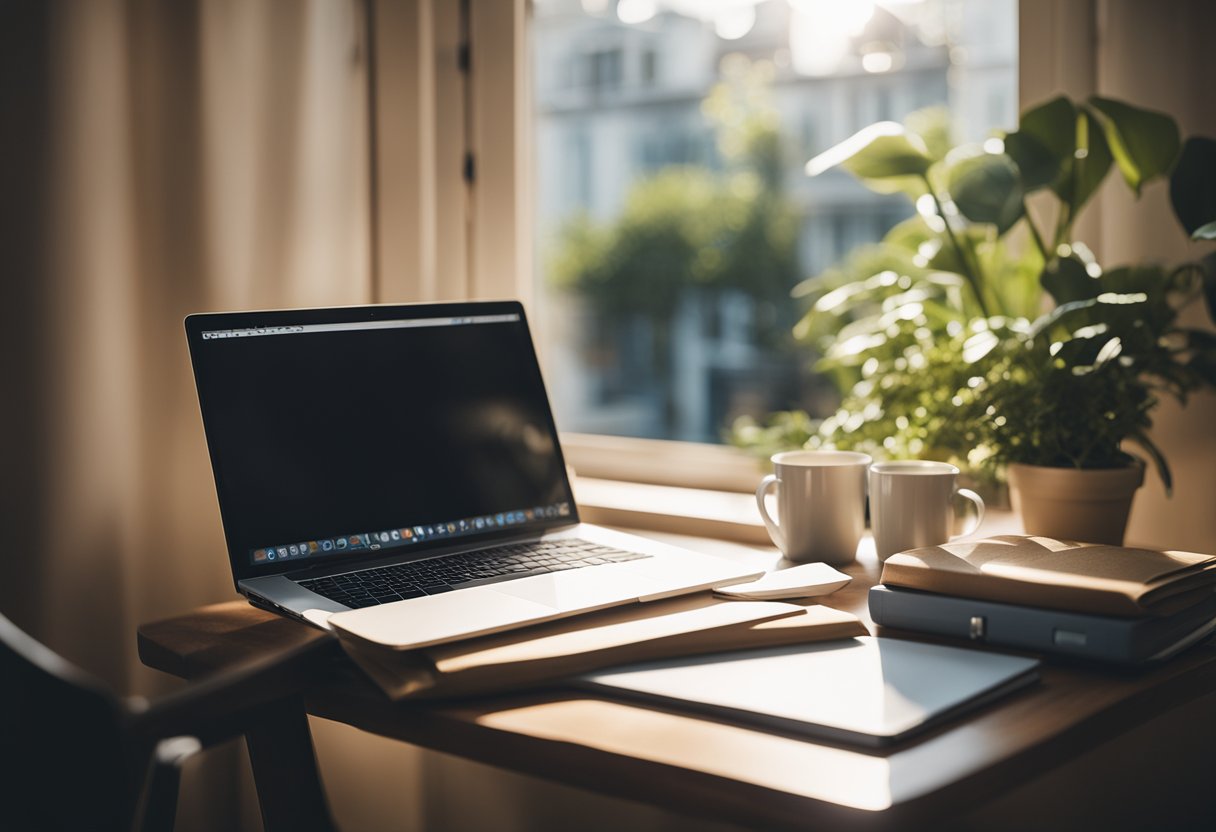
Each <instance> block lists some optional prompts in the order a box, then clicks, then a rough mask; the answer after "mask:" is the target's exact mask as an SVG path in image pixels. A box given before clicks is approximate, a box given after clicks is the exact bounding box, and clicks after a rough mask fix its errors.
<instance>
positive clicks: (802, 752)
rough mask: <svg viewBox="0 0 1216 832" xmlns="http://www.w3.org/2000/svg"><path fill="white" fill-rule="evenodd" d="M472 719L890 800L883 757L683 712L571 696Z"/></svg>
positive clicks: (812, 790) (747, 776) (827, 796)
mask: <svg viewBox="0 0 1216 832" xmlns="http://www.w3.org/2000/svg"><path fill="white" fill-rule="evenodd" d="M477 722H478V723H479V724H481V725H484V726H486V727H489V728H493V729H495V730H500V731H510V732H512V733H516V734H524V735H526V736H530V737H535V738H537V739H543V740H551V741H554V742H563V743H570V744H573V745H578V746H583V747H586V748H591V749H595V750H597V751H602V752H606V753H609V754H618V755H621V756H624V757H632V758H635V759H641V760H647V761H650V762H655V763H660V764H663V765H669V766H673V767H676V768H684V769H690V770H693V771H698V772H703V773H705V774H710V775H714V776H719V777H724V778H729V779H732V780H739V781H742V782H746V783H752V784H755V785H758V786H761V787H764V788H769V789H777V790H781V791H785V792H788V793H790V794H798V795H802V796H804V797H809V798H812V799H815V800H822V801H826V802H829V803H835V804H838V805H841V806H847V807H849V808H853V809H860V810H862V811H869V812H877V811H882V810H884V809H887V808H889V807H890V806H891V804H892V800H891V781H890V763H889V762H888V761H887V759H886V758H883V757H876V756H872V755H869V754H862V753H858V752H855V751H849V750H846V749H842V748H834V747H829V746H822V745H814V744H812V743H808V742H806V741H804V740H799V739H791V738H788V737H783V736H779V735H776V734H770V733H767V732H764V731H757V730H752V729H748V728H744V727H740V726H734V725H725V724H721V723H716V722H711V721H709V720H705V719H698V718H696V717H691V716H678V715H675V714H671V713H666V712H661V711H656V710H651V709H649V708H644V707H637V706H632V705H627V704H624V703H617V702H605V701H601V700H593V699H572V700H566V701H561V702H549V703H545V704H542V705H535V706H531V707H524V708H513V709H509V710H503V711H495V712H492V713H487V714H484V715H482V716H480V717H478V718H477Z"/></svg>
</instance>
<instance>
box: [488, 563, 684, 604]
mask: <svg viewBox="0 0 1216 832" xmlns="http://www.w3.org/2000/svg"><path fill="white" fill-rule="evenodd" d="M630 565H631V564H621V565H620V566H615V565H611V566H596V567H594V568H592V569H572V570H569V571H567V572H554V573H551V574H548V575H536V576H533V577H531V578H521V579H519V580H518V581H509V582H507V583H502V584H496V585H494V586H493V587H492V588H493V590H494V591H495V592H500V593H502V594H503V595H510V596H512V597H514V598H523V599H525V600H528V601H535V602H536V603H538V604H544V605H545V606H549V607H553V608H554V609H557V610H562V611H571V610H586V609H591V608H594V607H598V606H603V605H605V604H613V603H620V602H622V601H629V600H634V599H637V598H639V597H641V596H643V595H648V594H650V593H651V592H658V591H661V590H662V589H663V587H662V586H661V585H660V583H659V582H658V581H653V580H650V579H649V578H643V577H640V576H639V575H638V574H637V572H635V571H634V570H632V569H629V568H628V566H630Z"/></svg>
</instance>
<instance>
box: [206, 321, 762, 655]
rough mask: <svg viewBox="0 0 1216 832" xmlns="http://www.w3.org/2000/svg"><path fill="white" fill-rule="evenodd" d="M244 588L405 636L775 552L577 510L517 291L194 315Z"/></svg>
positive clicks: (517, 619) (640, 598)
mask: <svg viewBox="0 0 1216 832" xmlns="http://www.w3.org/2000/svg"><path fill="white" fill-rule="evenodd" d="M185 326H186V336H187V340H188V343H189V348H190V358H191V362H192V364H193V367H194V377H195V383H196V385H197V389H198V397H199V407H200V409H201V411H202V418H203V426H204V429H205V431H206V436H207V446H208V449H209V451H210V455H211V464H212V469H213V473H214V475H215V486H216V494H217V497H218V500H219V507H220V514H221V517H222V519H223V526H224V536H225V539H226V542H227V548H228V557H229V560H230V562H231V565H232V575H233V580H234V582H235V585H236V588H237V591H238V592H240V593H242V594H244V595H245V596H246V597H247V598H248V599H249V601H250V602H251V603H253V604H254V605H256V606H259V607H263V608H265V609H268V610H272V611H275V612H278V613H282V614H285V615H288V616H291V617H293V618H299V619H302V620H305V621H308V622H310V623H313V624H316V625H318V626H322V627H330V628H340V629H342V630H344V631H345V632H347V633H349V634H352V635H354V636H357V637H360V638H363V639H365V640H368V641H371V642H374V643H377V644H382V645H387V646H390V647H394V648H399V649H409V648H416V647H424V646H427V645H432V644H441V643H444V642H448V641H453V640H457V639H461V638H466V637H470V636H474V635H481V634H487V633H493V632H499V631H503V630H508V629H512V628H515V627H521V626H525V625H529V624H534V623H540V622H542V621H548V620H553V619H557V618H561V617H564V616H569V615H574V614H576V613H580V612H587V611H591V610H596V609H602V608H606V607H611V606H616V605H620V604H627V603H636V602H644V601H650V600H656V599H660V598H667V597H672V596H676V595H682V594H687V593H692V592H697V591H702V590H707V589H711V588H714V587H719V586H727V585H730V584H734V583H739V582H741V581H744V580H748V579H751V578H754V577H756V576H758V575H759V574H760V573H761V571H762V570H757V569H756V568H755V567H752V566H744V565H739V564H736V563H733V562H731V561H727V560H724V559H722V558H716V557H711V556H708V555H703V554H699V553H696V552H691V551H687V550H684V549H680V548H677V547H674V546H669V545H665V544H661V543H658V542H656V541H650V540H647V539H645V538H641V537H635V536H633V535H626V534H623V533H620V532H615V531H611V530H608V529H603V528H599V527H596V526H593V525H591V524H587V523H582V522H580V520H579V511H578V505H577V504H576V502H575V500H574V495H573V493H572V491H571V488H570V482H569V479H568V477H567V471H566V465H565V462H564V460H563V457H562V449H561V445H560V443H559V441H558V436H557V430H556V428H555V426H554V421H553V415H552V413H551V411H550V407H549V401H548V397H547V395H546V392H545V386H544V382H543V380H542V378H541V372H540V366H539V364H538V362H537V358H536V353H535V350H534V348H533V344H532V338H531V335H530V334H529V331H528V324H527V320H526V318H525V315H524V310H523V307H522V306H521V305H520V304H519V303H517V302H513V301H497V302H482V303H449V304H414V305H405V306H362V307H346V308H338V309H307V310H280V311H263V312H235V313H219V314H199V315H191V316H189V317H187V318H186V322H185Z"/></svg>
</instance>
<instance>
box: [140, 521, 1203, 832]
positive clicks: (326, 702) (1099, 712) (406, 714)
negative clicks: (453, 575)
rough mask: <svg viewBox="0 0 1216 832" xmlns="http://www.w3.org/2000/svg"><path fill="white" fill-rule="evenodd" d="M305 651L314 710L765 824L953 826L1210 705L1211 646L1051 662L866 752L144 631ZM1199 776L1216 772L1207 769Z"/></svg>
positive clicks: (499, 761) (324, 650)
mask: <svg viewBox="0 0 1216 832" xmlns="http://www.w3.org/2000/svg"><path fill="white" fill-rule="evenodd" d="M686 542H687V541H686ZM699 548H702V549H703V550H705V551H709V552H711V553H716V554H729V555H730V556H732V557H741V558H749V559H755V560H756V561H757V562H759V561H762V560H767V561H773V560H775V558H776V556H775V555H773V554H772V553H771V551H766V550H763V549H749V548H748V547H741V546H736V545H733V544H732V545H721V544H713V543H712V542H708V541H706V542H705V545H703V546H701V547H699ZM766 565H767V564H766ZM845 571H846V572H848V573H849V574H851V575H852V576H853V579H854V580H853V582H852V583H851V584H850V585H849V586H848V587H846V588H845V589H843V590H840V591H838V592H836V593H834V594H833V595H831V596H829V597H827V598H826V599H825V600H824V603H825V604H827V605H829V606H833V607H836V608H838V609H842V610H847V611H849V612H852V613H854V614H856V615H858V616H859V617H860V618H862V620H863V621H865V622H866V624H867V626H869V627H870V629H871V631H872V632H873V631H874V630H875V628H874V626H873V624H872V622H871V621H870V619H869V615H868V612H867V609H866V593H867V591H868V590H869V588H870V587H871V586H872V585H873V584H874V583H875V582H876V581H877V579H878V573H879V564H878V562H877V559H876V558H875V557H874V555H873V550H872V548H869V549H865V548H864V547H863V551H862V553H861V554H860V556H859V559H858V562H857V563H855V564H853V565H851V566H849V567H848V568H846V569H845ZM879 632H881V633H882V634H883V635H899V634H896V633H893V632H891V631H881V630H880V631H879ZM301 642H313V643H315V644H316V645H317V662H318V681H317V684H316V685H315V686H313V688H312V689H311V690H309V691H306V707H307V710H308V712H309V713H311V714H314V715H316V716H320V717H324V718H328V719H332V720H336V721H339V722H343V723H347V724H350V725H353V726H355V727H358V728H360V729H363V730H366V731H370V732H372V733H376V734H380V735H383V736H387V737H393V738H397V739H400V740H403V741H405V742H409V743H413V744H417V745H421V746H424V747H428V748H433V749H436V750H439V751H444V752H447V753H452V754H457V755H460V756H464V757H468V758H470V759H474V760H478V761H481V762H485V763H489V764H491V765H499V766H502V767H504V768H508V769H512V770H515V771H519V772H523V773H527V774H533V775H538V776H541V777H546V778H550V779H553V780H557V781H560V782H563V783H566V784H568V785H573V786H580V787H584V788H587V789H590V790H592V791H598V792H601V793H606V794H611V795H614V796H618V797H625V798H630V799H634V800H641V801H644V802H648V803H652V804H655V805H659V806H663V807H665V808H668V809H671V810H674V811H677V812H682V813H686V814H689V815H695V816H703V817H714V818H719V819H723V820H733V821H735V822H737V823H741V824H743V825H744V826H749V827H757V826H762V827H765V828H808V827H812V826H819V825H821V824H822V825H824V828H894V827H899V828H902V827H904V826H906V825H908V824H914V825H920V824H921V823H930V822H934V821H936V820H938V819H941V818H948V817H954V816H957V815H959V814H961V813H964V812H966V811H969V810H970V809H972V808H974V807H978V806H981V805H984V804H986V803H988V802H989V801H992V800H994V799H996V798H998V797H1000V796H1001V795H1002V794H1005V793H1007V792H1008V791H1009V790H1010V789H1011V788H1013V787H1015V786H1017V785H1019V784H1022V783H1025V782H1028V781H1030V780H1031V779H1032V778H1034V777H1036V776H1038V775H1040V774H1042V773H1044V772H1045V771H1049V770H1051V769H1052V768H1054V767H1057V766H1060V765H1062V764H1063V763H1065V762H1067V761H1068V760H1070V759H1073V758H1075V757H1077V756H1079V755H1081V754H1083V753H1085V752H1088V751H1090V750H1092V749H1095V748H1097V747H1099V746H1100V745H1102V744H1103V743H1105V742H1107V741H1109V740H1111V739H1112V738H1115V737H1118V736H1120V735H1121V734H1123V733H1124V732H1127V731H1129V730H1131V729H1133V728H1135V727H1137V726H1140V725H1142V724H1144V723H1147V722H1149V721H1150V720H1152V719H1154V718H1155V717H1158V716H1161V715H1163V714H1166V713H1167V712H1169V711H1170V710H1171V709H1173V708H1175V707H1177V706H1180V705H1183V704H1185V703H1188V702H1190V701H1192V700H1195V699H1198V698H1199V697H1203V696H1206V695H1208V694H1211V693H1212V692H1213V691H1216V649H1213V648H1211V647H1200V648H1197V649H1193V650H1191V651H1189V652H1187V653H1186V654H1184V655H1182V656H1180V657H1178V658H1177V659H1175V660H1173V661H1171V662H1169V663H1167V664H1166V665H1165V666H1163V667H1159V668H1156V669H1153V670H1151V671H1149V672H1144V673H1136V674H1129V673H1122V672H1114V671H1106V670H1096V669H1083V668H1076V667H1071V666H1068V665H1063V664H1053V663H1047V664H1045V666H1044V667H1043V671H1042V681H1041V682H1040V683H1039V684H1037V685H1035V686H1033V687H1031V688H1028V689H1025V690H1023V691H1020V692H1018V693H1015V694H1013V695H1011V696H1010V697H1008V698H1006V699H1004V700H1001V701H1000V702H998V703H994V704H992V705H990V706H987V707H985V708H983V709H981V710H979V711H976V712H974V713H972V714H970V715H968V716H966V717H964V718H961V719H959V720H956V721H954V722H951V723H949V724H947V725H944V726H942V727H941V728H939V729H937V730H936V731H934V732H932V733H930V734H928V735H922V736H920V737H916V738H914V739H912V740H910V741H908V742H905V743H902V744H900V745H897V746H895V747H893V748H890V749H883V750H882V751H879V752H871V751H862V750H859V749H853V748H847V747H836V746H831V745H824V744H817V743H814V742H808V741H806V740H805V739H800V738H794V737H790V736H785V735H781V734H775V733H770V732H766V731H762V730H757V729H752V728H746V727H741V726H737V725H731V724H727V723H723V722H718V721H714V720H712V719H708V718H703V717H699V716H692V715H687V714H679V713H672V712H665V711H661V710H656V709H653V708H648V707H645V706H642V705H637V704H628V703H624V702H617V701H611V700H608V699H604V698H600V697H597V696H594V695H590V694H587V693H583V692H576V691H569V690H561V689H552V690H547V691H538V692H529V693H524V694H514V695H511V696H503V697H496V698H489V699H478V700H470V701H467V702H461V703H452V704H446V705H418V704H395V703H392V702H390V701H388V700H387V699H386V698H385V697H384V695H383V694H382V693H381V692H380V691H379V689H377V688H376V687H375V686H374V685H373V684H372V683H371V682H369V681H368V680H367V679H366V678H364V677H363V676H362V675H361V674H360V673H359V672H358V671H357V669H355V668H354V667H353V665H351V664H349V663H348V662H346V661H345V660H344V658H343V657H342V656H341V652H340V650H339V649H338V647H337V644H336V641H335V640H334V639H332V638H331V637H330V636H329V635H328V634H324V633H321V632H320V631H317V630H314V629H311V628H309V627H307V626H305V625H303V624H298V623H296V622H293V621H289V620H287V619H284V618H280V617H278V616H275V615H272V614H269V613H264V612H262V611H260V610H257V609H255V608H253V607H250V606H249V605H248V604H247V603H245V602H244V601H234V602H230V603H225V604H218V605H215V606H211V607H205V608H203V609H200V610H198V611H196V612H194V613H192V614H190V615H187V616H183V617H179V618H175V619H170V620H167V621H161V622H155V623H152V624H147V625H144V626H143V627H141V628H140V631H139V643H140V657H141V658H142V659H143V661H144V663H145V664H147V665H149V666H151V667H155V668H158V669H160V670H164V671H166V672H169V673H172V674H174V675H177V676H181V677H185V678H195V677H198V676H201V675H205V674H206V673H208V672H210V671H212V670H214V669H217V668H219V667H224V666H228V665H231V664H233V663H235V662H238V661H240V660H242V659H246V658H251V657H254V656H259V655H263V654H264V653H265V652H266V651H270V650H275V649H279V648H281V647H286V646H291V645H296V644H299V643H301ZM1158 762H1163V761H1158ZM1177 762H1178V763H1179V764H1182V762H1183V761H1177ZM1156 764H1158V763H1157V762H1154V765H1156ZM1202 765H1203V766H1204V767H1205V769H1206V770H1207V771H1208V772H1209V773H1216V771H1213V768H1214V766H1213V764H1212V762H1211V759H1209V760H1208V761H1207V762H1206V763H1203V764H1202Z"/></svg>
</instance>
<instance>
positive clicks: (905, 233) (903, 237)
mask: <svg viewBox="0 0 1216 832" xmlns="http://www.w3.org/2000/svg"><path fill="white" fill-rule="evenodd" d="M937 237H938V235H937V232H935V231H934V230H933V229H932V228H930V227H929V223H928V222H927V221H926V220H925V218H924V217H922V216H921V215H920V214H915V215H913V216H911V217H908V218H907V219H906V220H903V221H902V222H900V223H898V224H896V225H895V226H894V227H892V228H891V230H890V231H888V232H887V234H886V236H885V237H883V238H882V241H883V243H885V244H888V245H892V246H896V247H898V248H901V249H904V250H905V251H908V252H910V253H912V254H916V253H917V252H918V251H919V250H920V247H921V246H922V245H923V244H925V243H927V242H929V241H931V240H936V239H937Z"/></svg>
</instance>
